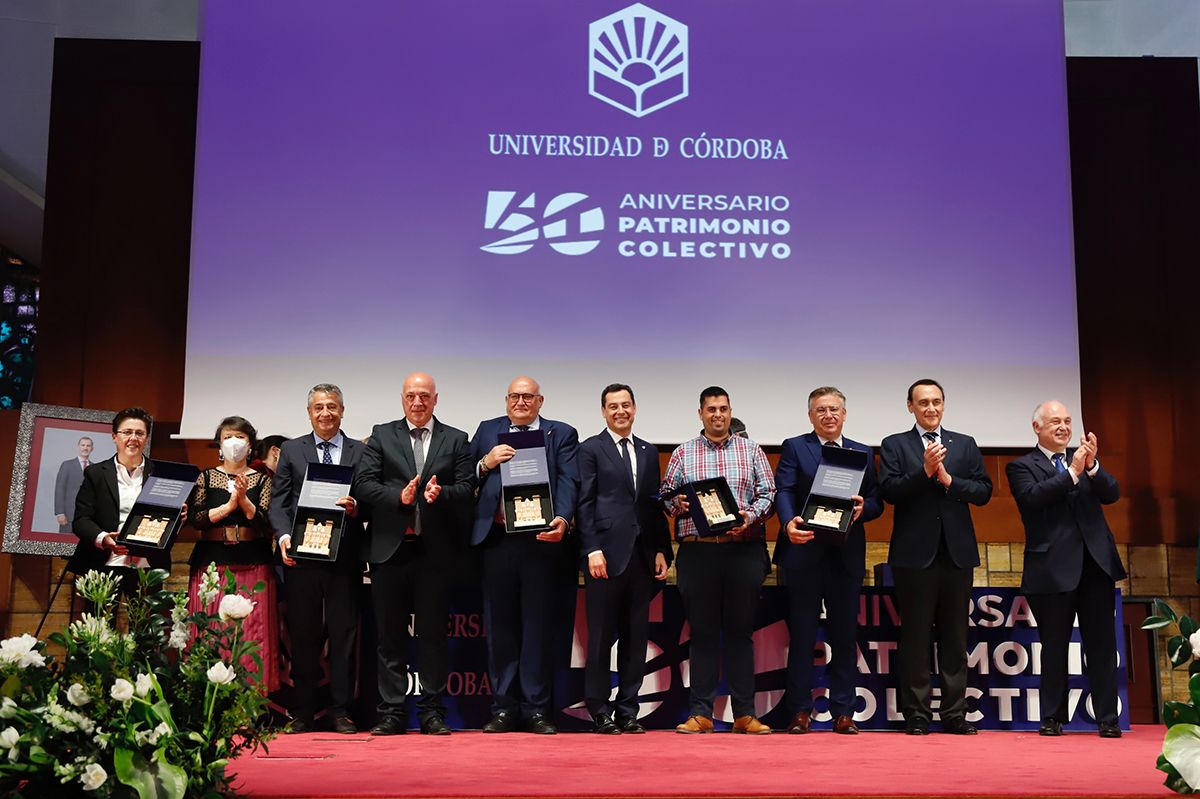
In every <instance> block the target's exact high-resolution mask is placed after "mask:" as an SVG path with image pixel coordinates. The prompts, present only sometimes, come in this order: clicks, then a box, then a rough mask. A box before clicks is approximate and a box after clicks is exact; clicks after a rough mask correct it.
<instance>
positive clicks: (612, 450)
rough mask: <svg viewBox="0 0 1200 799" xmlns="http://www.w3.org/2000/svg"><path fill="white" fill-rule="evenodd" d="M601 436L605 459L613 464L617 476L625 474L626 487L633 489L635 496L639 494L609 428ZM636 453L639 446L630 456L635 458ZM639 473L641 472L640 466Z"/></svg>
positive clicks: (635, 446) (635, 447)
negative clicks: (609, 432)
mask: <svg viewBox="0 0 1200 799" xmlns="http://www.w3.org/2000/svg"><path fill="white" fill-rule="evenodd" d="M600 436H601V441H602V444H601V447H600V448H601V449H602V450H603V451H604V457H605V458H607V459H608V461H609V463H611V464H612V467H613V469H615V470H616V472H617V474H624V475H625V476H626V478H627V479H626V480H625V485H626V487H627V488H630V489H632V490H633V493H634V494H637V486H635V485H634V484H633V475H632V474H630V472H629V469H628V468H626V466H625V459H624V458H622V457H621V450H620V448H619V447H618V445H617V444H614V443H613V440H612V436H610V435H609V434H608V428H605V429H604V432H602V433H601V434H600ZM636 453H637V445H636V444H635V445H634V451H633V453H630V454H631V455H632V456H633V457H637V455H636ZM638 472H641V467H640V465H639V468H638Z"/></svg>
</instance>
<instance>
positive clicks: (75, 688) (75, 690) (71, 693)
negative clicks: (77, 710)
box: [67, 682, 92, 707]
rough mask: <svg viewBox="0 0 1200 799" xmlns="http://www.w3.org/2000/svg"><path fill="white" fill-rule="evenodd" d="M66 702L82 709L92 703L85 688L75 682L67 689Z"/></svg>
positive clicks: (90, 696)
mask: <svg viewBox="0 0 1200 799" xmlns="http://www.w3.org/2000/svg"><path fill="white" fill-rule="evenodd" d="M67 701H68V702H70V703H71V704H72V705H74V706H75V707H83V706H84V705H86V704H87V703H88V702H91V701H92V695H91V694H89V693H88V690H87V689H86V688H84V687H83V686H82V685H80V684H79V683H77V682H75V683H71V687H70V688H68V689H67Z"/></svg>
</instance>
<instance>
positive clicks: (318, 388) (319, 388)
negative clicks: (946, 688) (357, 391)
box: [308, 383, 346, 406]
mask: <svg viewBox="0 0 1200 799" xmlns="http://www.w3.org/2000/svg"><path fill="white" fill-rule="evenodd" d="M314 394H337V398H338V405H343V406H344V405H345V404H346V400H344V399H343V398H342V390H341V389H340V388H338V387H337V386H335V385H334V384H333V383H317V384H316V385H315V386H313V387H312V388H310V389H309V390H308V404H309V405H312V401H313V395H314Z"/></svg>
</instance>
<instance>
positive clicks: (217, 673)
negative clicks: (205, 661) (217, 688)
mask: <svg viewBox="0 0 1200 799" xmlns="http://www.w3.org/2000/svg"><path fill="white" fill-rule="evenodd" d="M207 674H208V681H209V682H211V683H213V684H215V685H228V684H229V683H231V682H233V679H234V678H235V677H237V672H236V671H234V670H233V669H232V668H230V667H229V666H226V665H225V664H224V663H222V662H221V661H219V660H218V661H217V662H216V663H214V664H212V666H211V667H209V669H208V672H207Z"/></svg>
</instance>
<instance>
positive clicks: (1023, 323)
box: [181, 0, 1079, 446]
mask: <svg viewBox="0 0 1200 799" xmlns="http://www.w3.org/2000/svg"><path fill="white" fill-rule="evenodd" d="M203 25H204V27H203V37H202V40H203V43H204V49H203V54H202V60H201V78H200V100H199V118H198V133H197V152H196V179H195V202H194V212H193V213H194V218H193V234H192V259H191V289H190V300H189V303H188V314H189V322H188V339H187V367H186V386H185V406H184V417H183V422H182V429H181V435H183V436H185V437H194V438H204V437H207V436H208V435H209V434H210V432H211V430H212V427H213V425H214V424H215V423H216V421H217V420H218V419H220V418H222V417H223V416H225V415H227V414H229V413H234V412H236V413H239V414H243V415H245V416H246V417H248V418H250V419H251V420H252V421H253V422H254V424H255V425H256V426H257V427H258V429H259V430H261V431H263V432H264V433H285V434H297V433H301V432H304V431H306V429H307V428H306V418H305V416H304V413H303V408H304V398H305V392H306V391H307V390H308V389H309V388H310V387H311V386H312V385H314V384H315V383H318V382H327V381H328V382H334V383H337V384H339V385H340V386H341V387H342V388H343V389H344V390H345V392H346V404H347V407H348V413H347V416H346V420H347V427H348V429H349V430H350V431H351V432H352V433H355V434H364V433H365V432H366V431H367V430H369V429H370V425H371V424H373V423H376V422H380V421H382V420H386V419H391V418H396V417H397V416H399V415H400V403H399V398H400V396H399V395H400V388H401V382H402V379H403V377H404V375H405V374H406V373H407V372H409V371H412V370H416V369H420V370H424V371H428V372H430V373H432V374H433V375H434V376H435V377H436V378H437V379H438V385H439V388H440V390H441V404H440V405H439V407H438V413H439V416H440V417H442V418H444V419H445V420H446V421H447V422H449V423H451V424H454V425H456V426H458V427H461V428H465V429H468V430H470V429H473V427H474V425H475V424H476V422H477V421H478V420H480V419H484V418H490V417H492V416H496V415H498V414H499V413H502V412H503V409H504V401H503V397H504V393H505V387H506V386H507V385H508V383H509V381H510V380H511V379H512V378H513V377H515V376H516V375H519V374H529V375H532V376H533V377H535V378H537V379H539V380H540V381H541V384H542V388H543V390H544V394H545V395H546V397H547V402H546V407H545V410H546V414H547V415H548V416H551V417H554V418H560V419H565V420H567V421H570V422H572V423H573V424H576V425H577V426H584V427H587V425H588V423H589V422H592V423H595V424H599V421H600V420H599V415H598V407H597V406H598V405H599V391H600V388H601V387H602V386H604V385H606V384H608V383H610V382H614V381H618V382H626V383H630V384H631V385H633V386H634V388H635V389H636V393H637V397H638V399H639V407H640V412H639V415H638V428H639V433H640V434H641V435H642V436H644V437H646V438H647V439H649V440H651V441H653V442H656V443H673V442H679V441H682V440H685V439H687V438H689V437H691V436H693V435H695V431H696V428H697V426H698V425H697V423H696V419H695V416H694V413H693V409H694V408H696V406H697V397H698V395H699V391H700V389H701V388H703V387H705V386H707V385H711V384H716V385H721V386H724V387H725V388H727V389H728V390H729V392H730V394H731V398H732V400H733V409H734V413H735V415H737V416H739V417H740V418H742V419H744V420H745V421H746V422H747V424H748V426H749V430H750V434H751V436H753V437H754V438H755V440H757V441H760V442H763V443H766V444H773V443H778V442H780V441H781V440H782V439H783V438H785V437H787V436H788V435H792V434H794V433H795V432H796V420H797V418H798V417H802V416H803V399H804V397H805V396H806V395H807V392H808V391H809V390H810V389H811V388H813V387H814V386H818V385H828V384H832V385H836V386H838V387H840V388H841V389H842V390H843V391H845V392H846V393H847V395H848V396H849V397H850V408H851V412H852V413H853V414H854V418H855V422H854V424H855V430H856V431H857V432H856V435H857V437H858V438H860V439H862V440H864V441H866V442H868V443H875V442H878V441H879V440H880V439H881V438H882V437H883V436H885V435H887V434H889V433H892V432H895V431H896V430H900V429H905V428H907V427H909V426H910V425H911V424H912V419H911V417H910V416H908V414H907V412H906V410H905V389H906V388H907V386H908V385H909V384H910V383H911V382H913V381H914V380H915V379H917V378H923V377H933V378H937V379H939V380H941V381H942V382H943V383H944V384H945V386H946V390H947V399H948V408H949V413H948V416H947V424H948V425H950V426H951V427H953V428H955V429H960V430H965V431H968V432H970V433H972V434H973V435H975V436H976V437H977V438H978V440H979V442H980V443H981V444H983V445H985V446H1016V445H1023V444H1026V443H1029V442H1030V441H1031V433H1030V430H1029V417H1030V413H1031V411H1032V410H1033V407H1034V405H1035V404H1036V403H1037V402H1039V401H1041V400H1043V399H1047V398H1050V397H1058V398H1061V399H1062V400H1063V401H1065V402H1066V403H1067V404H1068V405H1069V406H1071V407H1072V408H1074V409H1075V410H1076V412H1078V405H1079V403H1078V398H1079V359H1078V342H1077V338H1078V337H1077V333H1076V308H1075V273H1074V263H1073V251H1072V225H1071V199H1070V185H1069V183H1070V181H1069V175H1070V172H1069V167H1068V141H1067V114H1066V82H1065V59H1064V54H1063V13H1062V7H1061V4H1056V3H1052V2H995V3H963V2H961V0H900V1H899V2H889V3H877V2H870V1H869V0H843V1H842V2H828V0H744V1H743V2H738V3H730V2H727V1H726V0H654V2H651V3H645V4H644V3H632V4H630V3H627V2H623V1H621V0H618V1H617V2H612V1H610V0H606V1H605V2H588V3H573V2H562V0H511V1H510V2H503V3H498V2H494V0H464V2H455V3H431V2H415V0H346V2H342V3H338V4H337V5H336V6H331V5H330V4H329V3H328V2H324V0H322V1H321V2H314V0H261V1H260V2H253V3H235V2H212V3H208V4H206V5H205V10H204V23H203ZM1035 311H1036V315H1035ZM231 319H243V320H246V325H239V324H230V323H229V322H230V320H231ZM264 322H265V324H263V323H264ZM247 325H249V326H250V327H252V328H253V329H256V330H267V331H269V332H270V334H269V335H268V336H265V337H263V336H248V335H246V330H247V329H248V328H247ZM231 385H233V386H236V389H235V390H233V391H231V390H230V386H231ZM1077 421H1078V417H1077Z"/></svg>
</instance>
